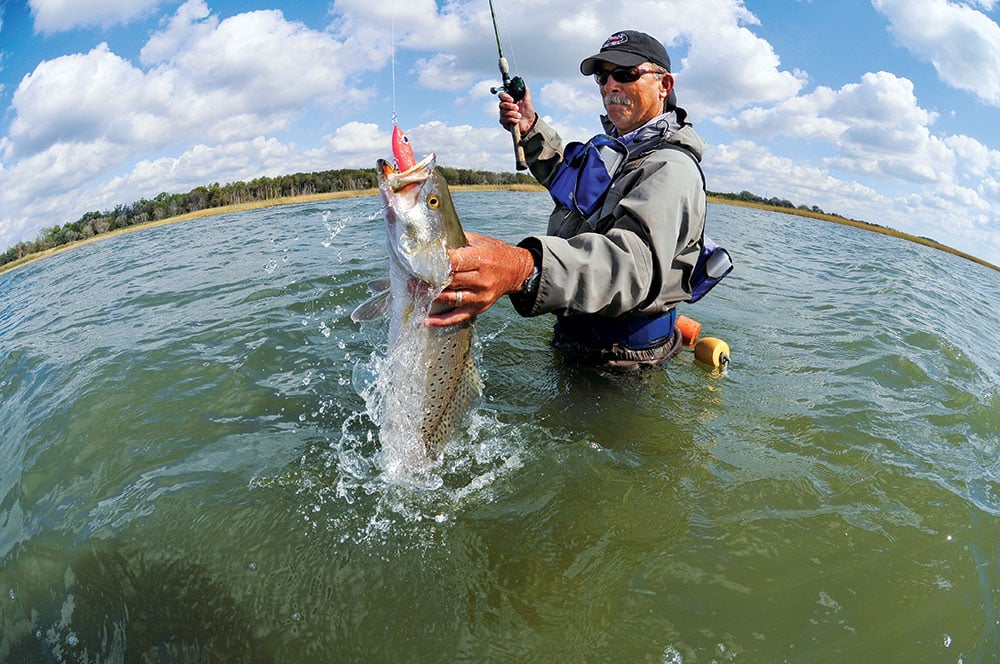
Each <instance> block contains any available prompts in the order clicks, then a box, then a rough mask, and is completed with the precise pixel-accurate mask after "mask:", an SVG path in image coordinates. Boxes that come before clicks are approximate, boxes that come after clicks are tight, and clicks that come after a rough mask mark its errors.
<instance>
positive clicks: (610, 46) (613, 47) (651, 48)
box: [580, 30, 670, 76]
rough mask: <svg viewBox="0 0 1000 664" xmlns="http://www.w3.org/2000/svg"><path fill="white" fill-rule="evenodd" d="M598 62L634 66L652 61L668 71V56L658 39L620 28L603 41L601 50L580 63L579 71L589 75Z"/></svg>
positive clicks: (643, 33)
mask: <svg viewBox="0 0 1000 664" xmlns="http://www.w3.org/2000/svg"><path fill="white" fill-rule="evenodd" d="M598 62H610V63H611V64H613V65H619V66H621V67H635V66H637V65H641V64H642V63H643V62H652V63H653V64H656V65H660V66H661V67H663V68H664V69H666V70H667V71H670V56H669V55H667V49H665V48H663V44H661V43H660V42H659V40H657V39H654V38H653V37H650V36H649V35H647V34H646V33H645V32H637V31H635V30H622V31H620V32H616V33H614V34H613V35H611V36H610V37H608V38H607V39H606V40H605V41H604V45H603V46H601V52H600V53H597V54H595V55H592V56H590V57H589V58H587V59H586V60H584V61H583V62H581V63H580V73H581V74H583V75H584V76H590V75H591V74H593V73H594V70H595V69H597V63H598Z"/></svg>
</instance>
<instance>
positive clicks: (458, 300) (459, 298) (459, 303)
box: [455, 291, 462, 307]
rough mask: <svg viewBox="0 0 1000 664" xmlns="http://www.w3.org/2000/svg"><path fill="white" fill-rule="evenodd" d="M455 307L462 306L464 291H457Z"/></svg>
mask: <svg viewBox="0 0 1000 664" xmlns="http://www.w3.org/2000/svg"><path fill="white" fill-rule="evenodd" d="M455 306H456V307H460V306H462V291H455Z"/></svg>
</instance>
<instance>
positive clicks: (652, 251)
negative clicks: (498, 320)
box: [512, 149, 705, 317]
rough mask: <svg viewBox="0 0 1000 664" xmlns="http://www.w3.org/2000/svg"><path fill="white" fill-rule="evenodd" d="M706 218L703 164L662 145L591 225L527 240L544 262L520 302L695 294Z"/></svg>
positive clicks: (523, 309) (640, 301)
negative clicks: (531, 290) (535, 287)
mask: <svg viewBox="0 0 1000 664" xmlns="http://www.w3.org/2000/svg"><path fill="white" fill-rule="evenodd" d="M561 212H563V213H566V214H569V213H568V211H566V210H561ZM559 213H560V210H557V211H556V214H559ZM704 219H705V192H704V189H703V188H702V180H701V174H700V172H699V171H698V167H697V166H696V165H695V163H694V162H693V161H692V160H691V158H690V157H688V156H687V155H684V154H681V153H680V152H679V151H677V150H672V149H661V150H657V151H655V152H653V153H652V154H650V155H649V156H647V157H645V158H643V159H641V160H639V162H638V164H637V165H636V166H634V167H630V168H629V169H627V170H626V171H625V172H624V173H623V174H622V175H620V176H619V177H618V179H617V180H616V181H615V183H614V185H613V186H612V188H611V191H610V192H609V193H608V197H607V199H606V200H605V202H604V205H603V207H602V209H601V211H600V212H599V216H598V217H597V218H596V222H595V223H594V224H593V229H592V230H591V229H590V228H587V229H585V232H581V233H566V234H561V233H557V234H556V235H555V236H551V235H550V236H536V237H531V238H527V239H526V240H524V241H523V242H522V243H521V245H522V246H525V247H528V248H532V249H534V250H535V251H536V252H537V253H540V254H541V257H542V260H541V270H540V278H539V287H538V291H537V294H536V295H535V296H534V297H526V296H519V297H515V298H512V301H513V303H514V306H515V308H516V309H517V311H518V312H519V313H521V314H522V315H526V316H533V315H538V314H542V313H556V314H560V315H572V314H600V315H603V316H609V317H617V316H622V315H627V314H653V313H661V312H664V311H667V310H669V309H670V308H672V307H673V306H675V305H676V304H677V303H679V302H681V301H683V300H686V299H687V298H688V297H689V296H690V278H691V272H692V271H693V269H694V264H695V261H696V260H697V256H698V253H699V252H700V241H701V235H702V230H703V228H704ZM551 231H552V227H551V225H550V232H551Z"/></svg>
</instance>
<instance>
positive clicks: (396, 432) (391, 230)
mask: <svg viewBox="0 0 1000 664" xmlns="http://www.w3.org/2000/svg"><path fill="white" fill-rule="evenodd" d="M397 129H398V128H397ZM400 134H402V132H400ZM393 138H394V140H393V156H394V158H395V161H396V164H397V166H393V164H391V163H389V162H388V161H386V160H383V159H379V160H378V162H377V164H376V175H377V178H378V186H379V191H380V192H381V195H382V199H383V202H384V207H385V222H386V230H387V236H388V253H389V283H388V288H387V289H386V290H384V291H382V292H379V293H376V294H375V295H374V296H373V297H372V298H370V299H369V300H368V301H366V302H364V303H362V304H361V305H360V306H358V308H357V309H355V310H354V312H353V313H352V314H351V318H352V320H354V321H355V322H363V321H367V320H373V319H376V318H380V317H388V319H389V335H388V345H387V349H386V356H385V358H384V362H383V364H382V365H381V367H380V369H379V370H378V371H377V375H376V378H375V389H376V392H377V407H376V408H375V410H376V418H375V419H376V420H377V421H378V425H379V441H380V443H381V446H382V455H383V460H384V462H385V464H386V465H387V466H391V467H392V468H397V469H401V470H404V471H405V470H411V471H412V470H421V469H426V468H427V467H428V466H429V464H431V463H433V462H435V461H438V460H440V458H441V456H442V452H443V450H444V449H445V447H446V446H447V444H448V443H449V442H450V440H451V439H452V437H453V436H454V434H455V432H456V431H457V429H458V426H459V425H460V423H461V422H462V420H463V418H464V417H465V416H466V414H467V413H468V411H469V410H470V409H471V407H472V405H473V403H474V402H475V401H476V400H477V399H478V398H479V396H480V395H481V393H482V379H481V378H480V375H479V371H478V369H477V368H476V365H475V358H474V355H473V344H474V319H473V320H470V321H467V322H465V323H461V324H458V325H452V326H449V327H428V326H426V325H425V324H424V321H425V320H426V318H427V316H428V315H429V314H431V313H440V312H441V311H445V310H447V309H448V307H446V306H444V305H441V304H440V303H436V302H435V299H436V298H437V296H438V295H440V294H441V292H442V291H443V290H444V289H445V288H446V287H447V285H448V284H449V283H450V281H451V260H450V258H449V256H448V250H449V249H455V248H458V247H463V246H466V245H467V244H468V241H467V239H466V236H465V232H464V231H463V229H462V224H461V222H460V221H459V218H458V214H457V213H456V212H455V206H454V204H453V202H452V199H451V193H450V191H449V189H448V183H447V182H446V181H445V179H444V177H443V176H442V175H441V173H440V172H439V171H438V170H437V168H436V159H437V158H436V156H435V155H434V154H430V155H429V156H427V157H425V158H424V159H422V160H421V161H419V162H417V161H416V160H415V158H414V157H413V149H412V147H411V146H410V143H409V141H405V142H404V141H402V140H400V141H397V140H396V132H394V136H393ZM401 169H402V170H401Z"/></svg>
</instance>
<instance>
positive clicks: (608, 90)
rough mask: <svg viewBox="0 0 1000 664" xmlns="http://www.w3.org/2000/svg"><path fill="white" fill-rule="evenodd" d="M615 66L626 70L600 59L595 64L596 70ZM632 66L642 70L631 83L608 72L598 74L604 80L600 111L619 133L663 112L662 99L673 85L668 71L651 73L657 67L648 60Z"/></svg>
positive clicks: (634, 127)
mask: <svg viewBox="0 0 1000 664" xmlns="http://www.w3.org/2000/svg"><path fill="white" fill-rule="evenodd" d="M616 68H618V69H629V68H628V67H617V66H616V65H613V64H611V63H610V62H601V63H600V64H599V65H598V71H599V72H601V71H603V72H611V71H613V70H615V69H616ZM636 69H637V70H638V72H642V73H641V75H640V76H639V77H638V78H636V80H634V81H632V82H625V83H623V82H621V81H618V80H616V79H615V77H614V76H611V75H604V76H599V78H606V79H607V80H606V81H605V82H604V84H603V85H601V86H600V89H601V98H602V99H603V100H604V110H606V111H607V113H608V119H609V120H611V123H612V124H613V125H614V126H615V127H616V128H617V129H618V133H619V134H627V133H628V132H630V131H633V130H635V129H638V128H639V127H641V126H642V125H644V124H646V123H647V122H649V121H650V120H652V119H653V118H655V117H656V116H657V115H660V114H661V113H663V102H664V100H665V99H666V98H667V95H669V94H670V90H671V89H673V86H674V79H673V77H672V76H671V75H670V74H668V73H664V74H662V75H661V74H658V73H654V70H658V69H659V67H656V66H655V65H653V64H652V63H650V62H644V63H642V64H641V65H639V66H638V68H636ZM634 74H635V72H633V75H634ZM626 78H628V77H626ZM599 83H600V81H599Z"/></svg>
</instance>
